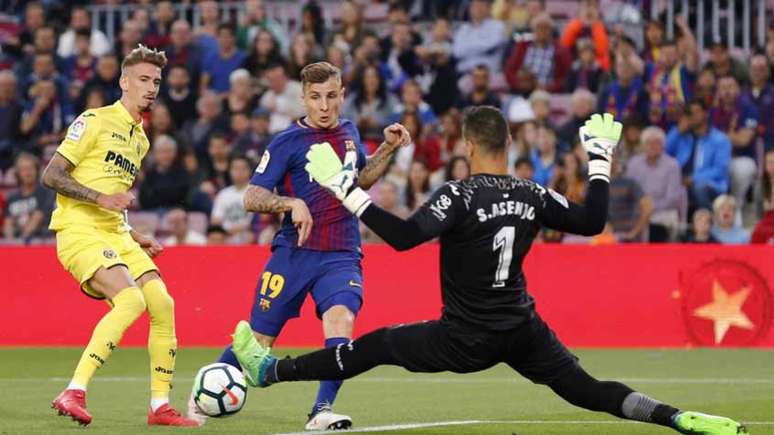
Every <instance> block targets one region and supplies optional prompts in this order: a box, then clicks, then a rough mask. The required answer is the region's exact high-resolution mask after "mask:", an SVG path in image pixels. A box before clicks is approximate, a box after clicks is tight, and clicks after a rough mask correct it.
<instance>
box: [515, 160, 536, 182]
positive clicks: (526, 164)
mask: <svg viewBox="0 0 774 435" xmlns="http://www.w3.org/2000/svg"><path fill="white" fill-rule="evenodd" d="M513 175H515V176H516V177H519V178H521V179H523V180H532V179H534V177H535V165H533V164H532V159H530V158H529V157H519V158H518V159H517V160H516V163H514V165H513Z"/></svg>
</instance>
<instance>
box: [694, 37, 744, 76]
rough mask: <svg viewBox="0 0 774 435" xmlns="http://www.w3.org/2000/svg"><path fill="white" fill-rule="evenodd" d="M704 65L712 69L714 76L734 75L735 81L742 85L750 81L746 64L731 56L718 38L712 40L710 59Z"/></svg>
mask: <svg viewBox="0 0 774 435" xmlns="http://www.w3.org/2000/svg"><path fill="white" fill-rule="evenodd" d="M704 67H705V68H709V69H711V70H713V72H714V73H715V76H716V77H723V76H728V75H732V76H734V78H735V79H736V81H737V83H739V84H740V85H741V86H743V87H747V86H748V85H749V83H750V74H749V72H748V71H747V66H745V64H743V63H742V62H741V61H739V60H738V59H736V58H735V57H733V56H731V54H730V53H729V52H728V47H726V44H725V43H724V42H723V41H722V40H720V39H716V40H714V41H712V45H711V46H710V60H709V62H707V63H706V64H705V65H704Z"/></svg>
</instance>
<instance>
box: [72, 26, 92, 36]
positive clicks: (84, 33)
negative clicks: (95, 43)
mask: <svg viewBox="0 0 774 435" xmlns="http://www.w3.org/2000/svg"><path fill="white" fill-rule="evenodd" d="M79 36H80V37H83V38H91V28H90V27H87V28H85V29H75V37H76V38H77V37H79Z"/></svg>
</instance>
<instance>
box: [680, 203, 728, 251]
mask: <svg viewBox="0 0 774 435" xmlns="http://www.w3.org/2000/svg"><path fill="white" fill-rule="evenodd" d="M691 222H692V224H691V230H690V231H688V232H687V233H686V234H685V235H684V236H683V237H682V238H681V239H680V241H681V242H683V243H719V242H718V240H717V239H716V238H715V236H713V235H712V212H711V211H709V210H707V209H706V208H700V209H698V210H696V211H695V212H694V213H693V219H692V220H691Z"/></svg>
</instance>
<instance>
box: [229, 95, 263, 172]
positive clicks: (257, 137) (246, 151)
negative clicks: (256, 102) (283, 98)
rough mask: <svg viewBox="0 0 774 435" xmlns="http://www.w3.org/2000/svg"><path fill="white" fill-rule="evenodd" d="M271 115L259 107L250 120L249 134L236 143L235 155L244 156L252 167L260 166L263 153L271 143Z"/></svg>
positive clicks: (238, 139)
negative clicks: (259, 162)
mask: <svg viewBox="0 0 774 435" xmlns="http://www.w3.org/2000/svg"><path fill="white" fill-rule="evenodd" d="M270 115H271V114H270V113H269V111H268V110H266V109H264V108H263V107H257V108H256V109H255V110H253V112H252V114H251V115H250V120H249V124H250V125H249V130H248V131H247V133H246V134H245V135H243V136H241V137H239V138H237V139H236V140H235V141H234V150H233V153H234V154H235V155H244V156H247V158H248V159H250V161H251V163H252V166H255V165H257V164H258V161H259V160H260V159H261V156H262V155H263V152H264V151H265V150H266V147H267V146H268V145H269V142H271V138H272V135H271V133H269V116H270Z"/></svg>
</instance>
